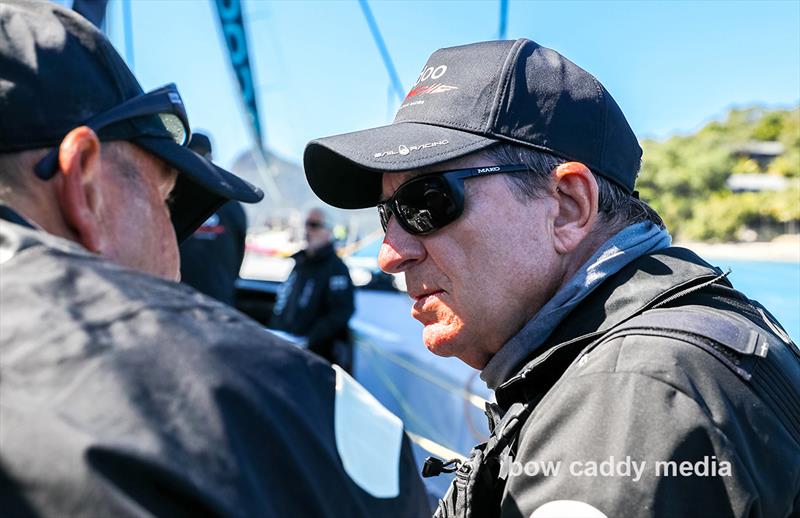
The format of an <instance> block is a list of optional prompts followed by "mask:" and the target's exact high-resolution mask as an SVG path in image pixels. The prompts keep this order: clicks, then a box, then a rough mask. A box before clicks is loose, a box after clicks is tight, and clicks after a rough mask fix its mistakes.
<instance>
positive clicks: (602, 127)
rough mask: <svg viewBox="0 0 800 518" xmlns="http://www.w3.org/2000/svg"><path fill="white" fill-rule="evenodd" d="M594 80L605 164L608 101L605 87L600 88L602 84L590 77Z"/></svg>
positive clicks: (601, 149)
mask: <svg viewBox="0 0 800 518" xmlns="http://www.w3.org/2000/svg"><path fill="white" fill-rule="evenodd" d="M589 77H591V78H592V82H593V83H594V87H595V90H597V96H598V97H599V98H600V103H601V104H600V106H601V109H602V111H601V116H600V117H601V119H600V128H599V129H600V163H601V164H604V163H605V161H606V143H607V140H608V139H607V138H606V131H607V127H606V126H607V124H608V103H607V101H606V96H605V95H603V87H601V86H600V82H599V81H598V80H597V78H596V77H594V76H589Z"/></svg>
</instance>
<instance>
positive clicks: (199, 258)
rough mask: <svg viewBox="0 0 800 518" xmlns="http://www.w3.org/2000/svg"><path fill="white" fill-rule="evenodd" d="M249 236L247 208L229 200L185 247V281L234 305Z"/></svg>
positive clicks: (184, 244)
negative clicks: (237, 281)
mask: <svg viewBox="0 0 800 518" xmlns="http://www.w3.org/2000/svg"><path fill="white" fill-rule="evenodd" d="M246 237H247V216H246V215H245V213H244V209H243V208H242V206H241V205H240V204H239V203H238V202H235V201H229V202H228V203H226V204H225V205H223V206H222V207H220V209H219V210H218V211H217V212H215V216H212V217H210V218H209V219H208V220H206V223H205V224H203V225H202V226H201V227H200V228H199V229H198V230H197V231H196V232H195V233H194V234H192V235H191V236H190V237H189V238H188V239H186V240H185V241H184V242H183V243H182V244H181V247H180V253H181V282H182V283H184V284H188V285H189V286H192V287H193V288H194V289H196V290H198V291H200V292H201V293H205V294H206V295H209V296H211V297H214V298H215V299H217V300H219V301H221V302H224V303H225V304H228V305H229V306H233V305H234V302H235V298H236V279H238V278H239V269H240V268H241V267H242V260H243V259H244V247H245V238H246Z"/></svg>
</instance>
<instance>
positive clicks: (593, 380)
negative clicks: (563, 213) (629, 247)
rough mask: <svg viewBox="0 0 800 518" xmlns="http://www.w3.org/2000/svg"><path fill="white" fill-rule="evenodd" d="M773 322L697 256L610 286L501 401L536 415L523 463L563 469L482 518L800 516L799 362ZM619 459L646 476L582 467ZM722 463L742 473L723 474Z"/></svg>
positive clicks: (642, 264) (639, 268)
mask: <svg viewBox="0 0 800 518" xmlns="http://www.w3.org/2000/svg"><path fill="white" fill-rule="evenodd" d="M710 281H711V282H710ZM768 319H772V317H771V316H770V315H769V314H768V313H767V312H766V311H764V309H763V307H762V306H761V305H760V304H758V303H757V302H755V301H752V300H750V299H748V298H747V297H746V296H745V295H743V294H741V293H740V292H738V291H736V290H735V289H733V287H732V286H731V284H730V283H729V282H728V281H727V280H726V279H725V278H724V276H722V275H721V272H720V270H719V269H717V268H714V267H712V266H711V265H709V264H708V263H706V262H704V261H702V260H701V259H700V258H699V257H697V256H696V255H695V254H693V253H692V252H690V251H688V250H684V249H680V248H669V249H666V250H664V251H661V252H658V253H655V254H652V255H648V256H644V257H642V258H640V259H638V260H637V261H634V262H633V263H631V264H630V265H628V266H627V267H625V268H624V269H623V270H621V271H620V272H618V273H617V274H616V275H614V276H612V277H611V278H609V279H608V280H607V281H605V282H604V283H603V284H602V285H601V286H600V287H599V288H598V289H597V290H596V291H595V292H593V293H592V294H591V295H590V296H589V297H587V298H586V299H585V300H584V301H583V302H582V303H581V304H580V305H579V306H578V307H577V308H576V309H575V310H573V311H572V312H571V313H570V314H569V315H568V316H567V317H566V318H565V319H564V321H563V322H562V323H561V324H560V325H559V327H558V329H557V330H556V331H555V333H554V334H553V335H552V336H551V338H550V339H549V340H548V345H547V347H544V348H542V349H540V350H538V351H536V353H535V356H534V357H532V358H529V359H528V360H526V361H525V362H524V363H523V364H521V365H520V367H519V370H518V373H517V374H516V375H515V376H513V377H512V378H511V379H509V380H508V381H507V382H506V383H504V384H503V385H501V386H500V387H499V388H498V390H497V392H496V397H497V401H498V403H499V405H500V407H501V409H502V408H506V409H507V408H509V407H511V406H512V405H514V404H519V403H528V404H529V405H531V406H532V407H533V410H532V413H531V414H530V416H529V417H528V418H527V419H526V421H525V424H524V425H523V427H522V430H521V432H520V434H519V437H518V439H517V440H518V446H517V447H516V450H515V452H514V453H513V457H512V458H513V460H514V461H515V462H518V463H519V465H520V466H525V465H526V464H527V463H529V462H542V463H543V462H547V461H553V462H560V463H561V466H562V470H561V471H560V472H559V474H558V475H553V474H551V475H549V476H544V475H542V474H541V473H539V474H537V475H526V474H525V473H521V474H520V473H517V474H512V475H510V476H509V477H508V480H507V482H506V484H505V487H504V489H503V493H502V501H501V504H500V507H499V508H497V509H494V510H493V511H492V512H484V513H482V516H487V517H489V516H503V517H523V516H524V517H528V516H531V515H532V513H534V512H535V511H536V510H537V509H538V508H539V507H541V506H542V505H544V504H545V503H548V502H552V501H556V500H574V501H579V502H584V503H587V504H589V505H592V506H593V507H595V508H596V509H597V510H599V511H601V512H602V513H605V515H606V516H617V517H643V516H649V517H661V516H686V517H694V516H696V517H706V516H715V517H716V516H720V517H723V516H731V517H771V516H797V515H798V513H800V508H798V504H800V352H798V351H796V350H795V349H796V347H797V346H796V345H795V344H793V343H791V341H788V340H784V339H783V338H781V337H779V336H777V335H776V334H775V333H774V332H773V331H772V330H771V327H778V326H777V324H776V323H775V322H774V321H773V322H772V324H769V323H768ZM793 348H795V349H793ZM612 457H613V458H614V459H615V460H616V461H617V462H618V461H623V460H625V459H626V457H630V458H631V459H632V460H634V461H645V462H646V463H647V464H646V466H645V469H644V471H643V472H642V476H641V478H640V479H639V480H636V481H634V480H633V477H627V476H576V475H574V474H573V473H571V472H570V471H569V469H570V468H569V466H571V465H572V464H573V463H575V462H579V463H582V464H581V466H585V463H586V462H587V461H593V462H595V463H600V462H602V461H605V460H607V459H610V458H612ZM656 462H674V463H675V464H676V465H680V463H682V462H687V463H689V464H691V465H692V466H701V468H700V469H703V468H702V464H698V463H702V462H705V466H707V467H708V470H709V474H707V475H702V474H698V473H701V471H698V472H696V473H693V474H690V475H686V476H682V475H680V474H677V475H664V473H665V472H664V471H662V472H661V473H659V472H657V471H656V470H655V469H656V468H655V464H656ZM712 462H713V463H716V465H717V467H719V466H721V465H722V463H723V462H725V463H728V464H729V467H730V474H726V475H719V474H716V475H712V474H710V470H711V468H710V466H711V463H712ZM667 473H669V472H667ZM495 496H496V495H495ZM484 498H486V499H488V498H490V497H489V496H486V497H484ZM440 514H441V513H440ZM466 515H469V514H468V512H467V514H466ZM443 516H444V514H443ZM462 516H463V515H462Z"/></svg>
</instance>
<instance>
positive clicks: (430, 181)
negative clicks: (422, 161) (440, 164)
mask: <svg viewBox="0 0 800 518" xmlns="http://www.w3.org/2000/svg"><path fill="white" fill-rule="evenodd" d="M527 170H528V167H527V166H525V165H504V166H488V167H473V168H470V169H457V170H454V171H444V172H441V173H435V174H429V175H424V176H418V177H416V178H412V179H411V180H409V181H407V182H405V183H404V184H402V185H401V186H400V187H398V188H397V190H396V191H395V193H394V194H393V195H392V197H391V198H389V199H388V200H384V201H381V202H379V203H378V215H379V216H380V218H381V225H382V226H383V231H384V232H386V227H387V226H388V225H389V218H391V217H392V215H393V214H394V216H395V217H396V218H397V222H398V223H400V226H401V227H403V229H404V230H405V231H406V232H408V233H409V234H414V235H426V234H430V233H432V232H435V231H437V230H439V229H440V228H442V227H444V226H445V225H448V224H450V223H452V222H453V221H455V220H456V219H458V217H459V216H461V214H462V213H463V212H464V180H466V179H467V178H477V177H479V176H488V175H490V174H502V173H518V172H522V171H527Z"/></svg>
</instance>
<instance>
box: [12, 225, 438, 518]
mask: <svg viewBox="0 0 800 518" xmlns="http://www.w3.org/2000/svg"><path fill="white" fill-rule="evenodd" d="M340 377H341V373H338V374H337V373H336V372H335V371H334V370H333V369H332V368H331V367H330V366H329V365H328V364H326V363H325V362H323V361H321V360H319V359H317V358H316V357H315V356H314V355H311V354H308V353H306V352H304V351H301V350H299V349H297V348H295V347H293V346H290V345H287V344H285V343H284V342H282V341H280V340H278V339H276V338H274V337H273V335H271V334H269V333H267V332H266V331H264V330H263V329H262V328H261V327H260V326H259V325H258V324H256V323H255V322H253V321H251V320H249V319H248V318H247V317H245V316H243V315H242V314H240V313H238V312H236V311H235V310H233V309H231V308H229V307H227V306H225V305H223V304H221V303H219V302H217V301H214V300H212V299H210V298H208V297H206V296H203V295H201V294H199V293H198V292H196V291H194V290H193V289H191V288H189V287H187V286H183V285H179V284H176V283H173V282H168V281H164V280H160V279H156V278H154V277H150V276H147V275H144V274H141V273H138V272H134V271H131V270H128V269H125V268H122V267H120V266H117V265H115V264H112V263H110V262H108V261H105V260H103V259H101V258H99V257H97V256H94V255H92V254H89V253H87V252H85V251H84V250H83V249H82V248H80V247H78V246H77V245H75V244H73V243H70V242H68V241H65V240H62V239H58V238H55V237H53V236H49V235H46V234H44V233H43V232H38V231H35V230H33V229H31V228H25V227H23V226H21V225H17V224H12V223H9V222H7V221H0V447H1V449H0V510H2V511H0V514H2V515H3V516H59V517H61V516H152V515H155V516H182V515H190V516H259V517H261V516H280V517H284V516H384V515H387V516H389V515H391V516H414V517H416V516H420V515H423V514H426V513H428V512H429V511H428V507H427V498H426V495H425V491H424V488H423V486H422V483H421V481H420V480H419V477H418V475H417V474H416V465H415V462H414V459H413V455H412V452H411V448H410V445H409V443H408V440H407V439H406V438H405V437H404V436H403V435H402V433H400V432H398V433H397V434H396V435H395V436H394V437H396V440H397V442H396V443H394V444H396V445H398V449H397V450H396V453H397V455H396V456H393V455H392V454H391V453H389V454H386V455H383V454H381V452H379V451H371V452H370V451H364V452H358V451H356V453H357V454H359V455H361V456H362V460H363V461H365V462H368V461H369V459H370V457H372V461H373V462H376V464H377V465H379V466H380V467H383V468H384V471H383V472H384V473H385V472H387V471H386V470H387V468H386V467H385V466H392V467H393V468H390V469H388V473H389V474H390V475H391V474H396V475H397V476H396V477H394V480H397V484H396V486H395V488H396V491H393V490H392V489H393V488H392V486H391V484H390V485H388V486H387V485H384V486H383V487H382V488H381V490H380V491H379V493H380V494H376V493H375V491H373V490H372V489H371V488H370V487H371V486H370V484H369V483H366V484H364V476H363V470H362V474H361V475H360V478H359V477H358V476H356V477H355V478H354V477H352V476H351V475H352V474H353V472H354V471H353V469H352V462H353V459H352V452H350V456H349V457H347V456H345V457H347V459H348V461H349V462H350V463H351V465H349V466H345V465H344V464H343V460H342V459H343V458H344V457H343V456H342V449H341V447H342V437H341V436H340V435H339V433H340V432H342V430H341V429H340V428H337V426H338V425H337V426H335V423H334V421H336V420H338V419H339V417H341V416H340V415H339V410H340V409H339V408H338V406H337V405H338V404H339V401H340V398H339V395H340V389H341V387H340V386H337V381H339V384H338V385H342V383H344V386H350V385H352V383H350V385H348V383H349V382H347V380H342V379H339V378H340ZM352 405H353V403H352V400H349V406H348V407H347V408H345V409H344V410H347V411H349V412H350V413H349V414H348V415H353V406H352ZM379 414H380V412H377V413H374V412H373V414H371V415H372V416H373V417H375V418H376V419H380V418H381V417H380V415H379ZM383 418H386V417H385V415H384V417H383ZM386 419H388V420H389V421H392V418H386ZM395 419H396V418H395ZM364 421H365V420H363V419H362V420H361V421H359V423H360V424H364ZM398 422H399V421H398ZM359 423H356V422H353V428H352V430H350V432H351V433H353V434H365V433H368V432H365V431H364V430H362V429H359V428H358V426H357V425H358V424H359ZM347 424H348V421H347V420H345V422H344V425H345V429H344V433H345V434H347V433H348V430H347V426H346V425H347ZM385 425H386V423H383V424H382V425H380V426H385ZM395 425H397V422H395ZM396 429H397V428H395V430H396ZM346 442H348V447H350V449H351V450H352V447H353V444H354V442H353V441H346ZM355 444H358V443H357V442H356V443H355ZM376 454H377V456H376ZM383 463H386V464H383ZM356 468H358V466H356ZM378 471H379V472H380V470H378ZM390 478H391V477H390Z"/></svg>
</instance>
